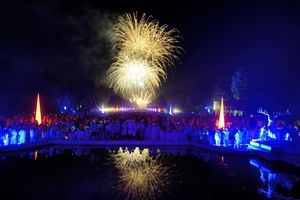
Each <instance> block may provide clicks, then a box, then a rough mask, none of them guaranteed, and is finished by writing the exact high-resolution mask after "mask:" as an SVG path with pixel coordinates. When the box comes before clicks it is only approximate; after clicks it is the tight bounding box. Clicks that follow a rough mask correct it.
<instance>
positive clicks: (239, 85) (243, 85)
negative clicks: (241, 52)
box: [231, 67, 249, 100]
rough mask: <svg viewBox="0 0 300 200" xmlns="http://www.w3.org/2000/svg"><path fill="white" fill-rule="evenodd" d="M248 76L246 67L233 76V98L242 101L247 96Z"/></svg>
mask: <svg viewBox="0 0 300 200" xmlns="http://www.w3.org/2000/svg"><path fill="white" fill-rule="evenodd" d="M248 82H249V79H248V74H247V72H246V70H245V68H244V67H241V68H240V69H238V70H237V71H236V72H235V73H234V74H233V76H232V82H231V92H232V95H233V98H235V99H236V100H240V99H241V98H243V97H244V96H245V92H246V90H247V87H248Z"/></svg>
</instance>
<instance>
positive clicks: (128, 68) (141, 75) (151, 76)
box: [108, 54, 166, 98]
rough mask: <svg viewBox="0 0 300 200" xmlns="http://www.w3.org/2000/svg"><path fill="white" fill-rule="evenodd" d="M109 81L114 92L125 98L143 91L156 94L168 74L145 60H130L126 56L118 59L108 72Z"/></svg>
mask: <svg viewBox="0 0 300 200" xmlns="http://www.w3.org/2000/svg"><path fill="white" fill-rule="evenodd" d="M108 74H109V76H108V80H109V82H110V84H111V86H112V87H113V88H114V90H115V91H116V92H118V93H120V94H122V96H123V97H125V98H130V97H132V95H135V94H140V93H141V92H142V91H148V92H151V93H155V91H156V89H157V88H158V87H159V86H160V85H161V79H163V80H164V79H165V76H166V72H165V71H164V70H163V69H161V68H158V67H155V66H154V65H152V64H151V63H150V62H148V61H146V60H143V59H134V58H130V57H129V56H127V55H126V54H123V56H120V57H118V60H117V61H116V62H114V63H113V64H112V66H111V67H110V69H109V70H108Z"/></svg>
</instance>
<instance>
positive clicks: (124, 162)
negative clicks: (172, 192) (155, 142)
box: [110, 147, 172, 199]
mask: <svg viewBox="0 0 300 200" xmlns="http://www.w3.org/2000/svg"><path fill="white" fill-rule="evenodd" d="M156 154H157V155H156V156H151V155H150V153H149V149H148V148H145V149H143V150H140V149H139V148H138V147H136V148H135V149H134V150H133V151H129V150H128V149H127V148H125V150H123V149H122V147H120V148H119V150H118V151H117V152H115V151H111V153H110V156H111V158H112V160H111V161H112V163H113V164H114V166H115V167H116V168H117V170H118V173H119V176H118V178H119V180H118V184H117V189H118V191H120V192H121V193H122V196H124V197H125V198H126V199H156V198H157V197H161V195H162V194H163V193H164V192H166V191H167V190H168V187H169V186H170V185H171V184H172V181H171V179H172V168H171V167H170V166H169V165H168V163H167V161H166V160H165V159H164V157H163V156H162V154H160V149H158V150H157V151H156Z"/></svg>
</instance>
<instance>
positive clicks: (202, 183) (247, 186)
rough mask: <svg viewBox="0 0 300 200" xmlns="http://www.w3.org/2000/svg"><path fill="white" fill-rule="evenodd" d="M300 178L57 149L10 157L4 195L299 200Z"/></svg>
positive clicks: (166, 158)
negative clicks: (287, 199)
mask: <svg viewBox="0 0 300 200" xmlns="http://www.w3.org/2000/svg"><path fill="white" fill-rule="evenodd" d="M298 171H299V170H298V169H297V168H294V167H292V166H287V165H285V164H282V163H268V162H266V161H264V160H260V159H257V158H253V157H251V158H249V157H246V156H234V155H222V154H212V153H208V152H204V151H199V150H197V151H196V150H194V149H188V148H187V149H184V148H181V149H178V148H168V149H164V148H158V147H157V148H154V147H152V148H151V149H146V148H143V147H140V148H139V149H135V148H133V147H129V148H128V150H127V149H126V148H125V147H123V148H119V147H106V148H82V147H72V148H67V147H61V146H49V147H46V148H43V149H36V150H33V151H23V152H18V153H14V154H2V155H1V160H0V180H1V182H0V193H1V195H2V196H3V197H6V199H31V200H36V199H39V200H40V199H70V200H71V199H95V200H96V199H97V200H100V199H271V198H273V199H285V198H290V199H297V198H298V199H299V198H300V175H299V172H298ZM1 199H2V198H1Z"/></svg>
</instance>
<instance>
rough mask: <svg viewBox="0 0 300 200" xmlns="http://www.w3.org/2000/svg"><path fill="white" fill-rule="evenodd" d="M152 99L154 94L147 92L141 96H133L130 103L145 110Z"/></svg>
mask: <svg viewBox="0 0 300 200" xmlns="http://www.w3.org/2000/svg"><path fill="white" fill-rule="evenodd" d="M152 97H153V95H152V93H150V92H148V91H146V92H144V93H143V92H141V93H140V95H132V98H131V99H130V101H131V102H134V103H136V104H137V105H138V107H140V108H144V107H146V106H147V105H148V104H149V103H150V102H151V100H152Z"/></svg>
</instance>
